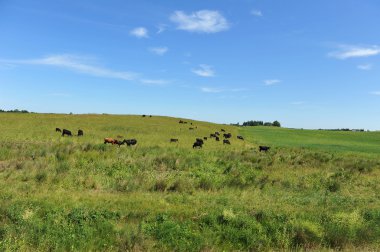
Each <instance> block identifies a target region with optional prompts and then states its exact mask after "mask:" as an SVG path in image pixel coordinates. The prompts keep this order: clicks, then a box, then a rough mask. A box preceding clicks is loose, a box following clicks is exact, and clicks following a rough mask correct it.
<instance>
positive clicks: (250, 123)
mask: <svg viewBox="0 0 380 252" xmlns="http://www.w3.org/2000/svg"><path fill="white" fill-rule="evenodd" d="M232 125H235V126H272V127H281V123H280V122H279V121H277V120H276V121H274V122H264V121H253V120H250V121H246V122H243V124H241V125H240V123H237V124H232Z"/></svg>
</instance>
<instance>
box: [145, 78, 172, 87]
mask: <svg viewBox="0 0 380 252" xmlns="http://www.w3.org/2000/svg"><path fill="white" fill-rule="evenodd" d="M140 82H141V83H143V84H147V85H157V86H163V85H166V84H169V83H170V81H168V80H161V79H158V80H154V79H141V80H140Z"/></svg>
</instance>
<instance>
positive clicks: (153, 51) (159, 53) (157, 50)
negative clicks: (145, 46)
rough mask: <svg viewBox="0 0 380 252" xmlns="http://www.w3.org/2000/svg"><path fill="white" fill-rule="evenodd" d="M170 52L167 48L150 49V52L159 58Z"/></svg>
mask: <svg viewBox="0 0 380 252" xmlns="http://www.w3.org/2000/svg"><path fill="white" fill-rule="evenodd" d="M168 50H169V49H168V48H167V47H150V48H149V51H150V52H152V53H154V54H157V55H159V56H162V55H164V54H165V53H167V51H168Z"/></svg>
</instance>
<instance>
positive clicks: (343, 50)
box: [328, 45, 380, 60]
mask: <svg viewBox="0 0 380 252" xmlns="http://www.w3.org/2000/svg"><path fill="white" fill-rule="evenodd" d="M378 54H380V47H379V46H369V47H360V46H349V45H341V46H340V50H338V51H334V52H330V53H329V54H328V56H329V57H332V58H336V59H342V60H344V59H349V58H360V57H370V56H375V55H378Z"/></svg>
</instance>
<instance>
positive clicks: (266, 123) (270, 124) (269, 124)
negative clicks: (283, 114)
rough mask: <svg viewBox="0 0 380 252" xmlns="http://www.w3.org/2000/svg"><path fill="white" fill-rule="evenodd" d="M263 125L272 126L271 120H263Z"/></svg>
mask: <svg viewBox="0 0 380 252" xmlns="http://www.w3.org/2000/svg"><path fill="white" fill-rule="evenodd" d="M264 126H273V125H272V123H271V122H265V123H264Z"/></svg>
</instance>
